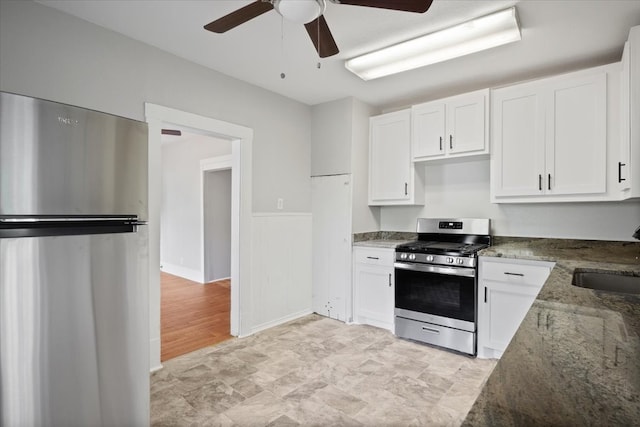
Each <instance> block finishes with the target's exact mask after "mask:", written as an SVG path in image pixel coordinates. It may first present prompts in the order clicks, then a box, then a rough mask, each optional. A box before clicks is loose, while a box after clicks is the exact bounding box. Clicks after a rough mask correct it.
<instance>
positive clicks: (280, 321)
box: [240, 310, 313, 338]
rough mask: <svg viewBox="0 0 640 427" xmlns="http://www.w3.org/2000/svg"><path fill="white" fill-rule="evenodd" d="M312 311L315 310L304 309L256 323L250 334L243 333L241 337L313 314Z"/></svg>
mask: <svg viewBox="0 0 640 427" xmlns="http://www.w3.org/2000/svg"><path fill="white" fill-rule="evenodd" d="M312 313H313V310H302V311H299V312H297V313H292V314H289V315H287V316H284V317H281V318H279V319H276V320H272V321H270V322H265V323H262V324H260V325H256V326H254V327H253V328H251V333H250V334H248V335H242V336H240V338H244V337H247V336H249V335H252V334H255V333H256V332H260V331H264V330H265V329H269V328H273V327H274V326H278V325H282V324H283V323H287V322H291V321H292V320H296V319H299V318H301V317H304V316H308V315H309V314H312Z"/></svg>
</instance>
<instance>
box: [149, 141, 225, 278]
mask: <svg viewBox="0 0 640 427" xmlns="http://www.w3.org/2000/svg"><path fill="white" fill-rule="evenodd" d="M230 154H231V142H230V141H227V140H223V139H218V138H213V137H209V136H201V135H194V136H191V137H188V138H186V139H178V140H176V141H173V142H170V143H164V144H163V145H162V207H161V211H160V212H161V213H160V263H161V264H162V269H163V270H164V271H166V272H168V273H171V274H176V275H178V276H181V277H184V278H186V279H189V280H193V281H196V282H201V283H202V282H203V281H204V279H203V272H204V266H203V265H202V263H203V259H204V254H203V253H202V246H201V238H202V236H203V233H204V230H203V227H202V221H201V215H202V205H201V203H202V188H201V187H200V183H201V173H202V172H201V169H200V160H202V159H206V158H211V157H216V156H222V155H230Z"/></svg>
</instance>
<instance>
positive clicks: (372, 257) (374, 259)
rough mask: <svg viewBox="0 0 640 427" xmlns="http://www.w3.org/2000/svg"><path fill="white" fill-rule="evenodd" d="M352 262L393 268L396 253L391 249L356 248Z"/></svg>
mask: <svg viewBox="0 0 640 427" xmlns="http://www.w3.org/2000/svg"><path fill="white" fill-rule="evenodd" d="M353 252H354V256H353V258H354V261H355V262H356V263H359V264H373V265H382V266H385V267H390V266H393V262H394V260H395V255H396V252H395V250H393V249H372V248H363V247H358V248H355V249H354V251H353Z"/></svg>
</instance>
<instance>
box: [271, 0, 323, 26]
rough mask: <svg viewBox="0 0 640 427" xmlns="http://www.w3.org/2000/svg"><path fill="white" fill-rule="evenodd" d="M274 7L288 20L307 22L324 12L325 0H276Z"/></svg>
mask: <svg viewBox="0 0 640 427" xmlns="http://www.w3.org/2000/svg"><path fill="white" fill-rule="evenodd" d="M273 7H275V9H276V10H277V11H278V13H279V14H280V15H282V17H283V18H284V19H286V20H287V21H292V22H295V23H298V24H307V23H309V22H311V21H313V20H314V19H316V18H317V17H318V16H320V15H322V14H323V13H324V9H325V7H326V3H325V1H324V0H275V1H274V2H273Z"/></svg>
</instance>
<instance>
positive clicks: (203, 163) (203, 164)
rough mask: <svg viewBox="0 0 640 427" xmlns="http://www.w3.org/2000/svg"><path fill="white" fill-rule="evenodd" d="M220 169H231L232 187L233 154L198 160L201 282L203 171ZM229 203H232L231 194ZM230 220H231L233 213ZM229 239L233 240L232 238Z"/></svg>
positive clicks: (204, 273)
mask: <svg viewBox="0 0 640 427" xmlns="http://www.w3.org/2000/svg"><path fill="white" fill-rule="evenodd" d="M222 170H231V188H232V189H233V188H234V185H236V183H234V181H233V156H218V157H209V158H207V159H201V160H200V224H201V225H200V229H201V230H202V233H201V234H200V253H201V254H202V262H201V266H200V272H201V273H202V283H206V282H207V254H206V251H205V247H204V245H205V243H204V221H205V218H204V173H205V172H211V171H222ZM232 191H233V190H232ZM231 204H232V205H233V196H232V201H231ZM231 221H233V213H232V214H231ZM232 228H233V227H232ZM231 241H232V242H233V238H232V239H231Z"/></svg>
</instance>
